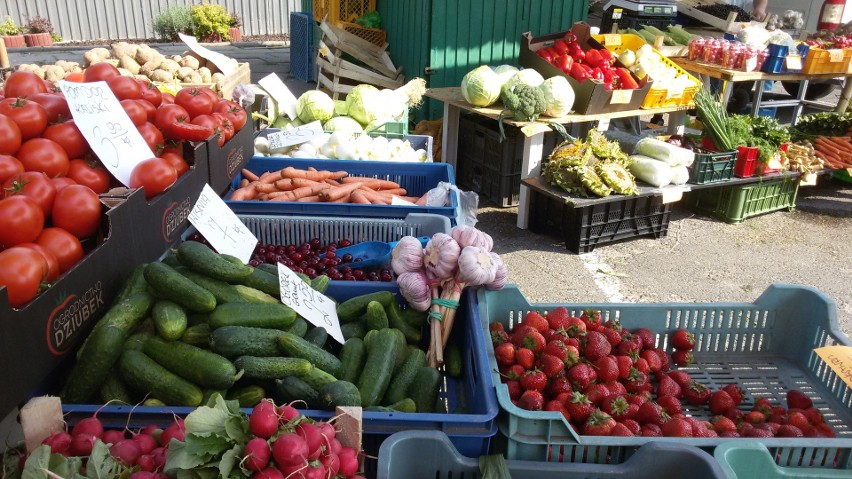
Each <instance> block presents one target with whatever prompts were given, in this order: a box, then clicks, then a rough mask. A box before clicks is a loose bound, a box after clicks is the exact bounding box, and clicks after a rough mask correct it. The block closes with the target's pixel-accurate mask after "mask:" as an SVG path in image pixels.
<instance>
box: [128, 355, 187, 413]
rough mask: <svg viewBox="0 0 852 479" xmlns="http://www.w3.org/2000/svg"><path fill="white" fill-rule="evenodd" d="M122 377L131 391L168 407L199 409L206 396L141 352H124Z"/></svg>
mask: <svg viewBox="0 0 852 479" xmlns="http://www.w3.org/2000/svg"><path fill="white" fill-rule="evenodd" d="M118 368H119V371H121V377H122V379H124V381H125V382H126V383H127V384H129V385H130V386H131V387H132V388H134V389H136V390H137V391H138V392H140V393H142V394H145V395H148V394H150V395H152V396H153V397H156V398H158V399H160V400H161V401H163V402H164V403H166V404H167V405H169V406H198V405H199V404H201V399H202V398H203V397H204V393H203V392H202V391H201V389H200V388H199V387H198V386H196V385H195V384H192V383H191V382H189V381H187V380H185V379H183V378H181V377H180V376H178V375H177V374H174V373H172V372H171V371H169V370H168V369H166V368H164V367H163V366H160V365H159V364H157V362H156V361H154V360H153V359H151V358H150V357H148V356H147V355H146V354H145V353H142V352H139V351H132V350H131V351H125V352H124V353H122V355H121V359H119V361H118Z"/></svg>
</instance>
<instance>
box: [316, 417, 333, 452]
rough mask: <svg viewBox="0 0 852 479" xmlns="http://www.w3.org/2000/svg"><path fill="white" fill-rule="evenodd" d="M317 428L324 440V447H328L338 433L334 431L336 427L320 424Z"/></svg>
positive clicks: (329, 424)
mask: <svg viewBox="0 0 852 479" xmlns="http://www.w3.org/2000/svg"><path fill="white" fill-rule="evenodd" d="M316 427H317V429H319V433H320V437H321V438H322V445H323V446H328V445H329V444H330V443H331V440H332V439H334V436H335V434H336V433H337V431H335V430H334V426H332V425H331V423H328V422H318V423H317V424H316Z"/></svg>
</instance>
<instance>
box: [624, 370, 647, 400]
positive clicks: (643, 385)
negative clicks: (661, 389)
mask: <svg viewBox="0 0 852 479" xmlns="http://www.w3.org/2000/svg"><path fill="white" fill-rule="evenodd" d="M624 387H625V388H627V392H629V393H631V394H637V393H640V392H642V391H650V390H651V389H652V388H653V386H651V382H650V381H649V380H648V375H647V374H645V373H643V372H641V371H639V370H638V369H636V368H633V369H631V370H630V376H628V377H627V380H626V381H625V383H624Z"/></svg>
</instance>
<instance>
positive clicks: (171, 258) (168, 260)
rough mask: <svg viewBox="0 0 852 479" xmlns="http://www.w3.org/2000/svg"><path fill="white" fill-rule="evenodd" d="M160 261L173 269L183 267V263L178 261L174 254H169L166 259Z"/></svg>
mask: <svg viewBox="0 0 852 479" xmlns="http://www.w3.org/2000/svg"><path fill="white" fill-rule="evenodd" d="M160 261H161V262H163V263H166V264H167V265H169V266H171V267H172V268H177V267H178V266H181V262H180V261H179V260H178V259H177V256H175V254H174V253H173V252H172V253H169V254H167V255H166V257H165V258H163V259H161V260H160Z"/></svg>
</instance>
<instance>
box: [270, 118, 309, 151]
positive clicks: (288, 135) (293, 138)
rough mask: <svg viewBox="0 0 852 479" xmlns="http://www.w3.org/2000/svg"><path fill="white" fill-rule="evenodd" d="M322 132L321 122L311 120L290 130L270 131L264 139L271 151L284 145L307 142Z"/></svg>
mask: <svg viewBox="0 0 852 479" xmlns="http://www.w3.org/2000/svg"><path fill="white" fill-rule="evenodd" d="M322 134H323V131H322V124H320V122H318V121H312V122H310V123H308V124H307V125H302V126H300V127H297V128H293V129H292V130H281V131H279V132H276V133H270V134H269V135H267V136H266V139H267V140H268V141H269V150H270V151H272V150H276V149H278V148H284V147H285V146H293V145H300V144H302V143H307V142H309V141H311V140H313V139H314V138H316V137H318V136H320V135H322Z"/></svg>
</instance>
